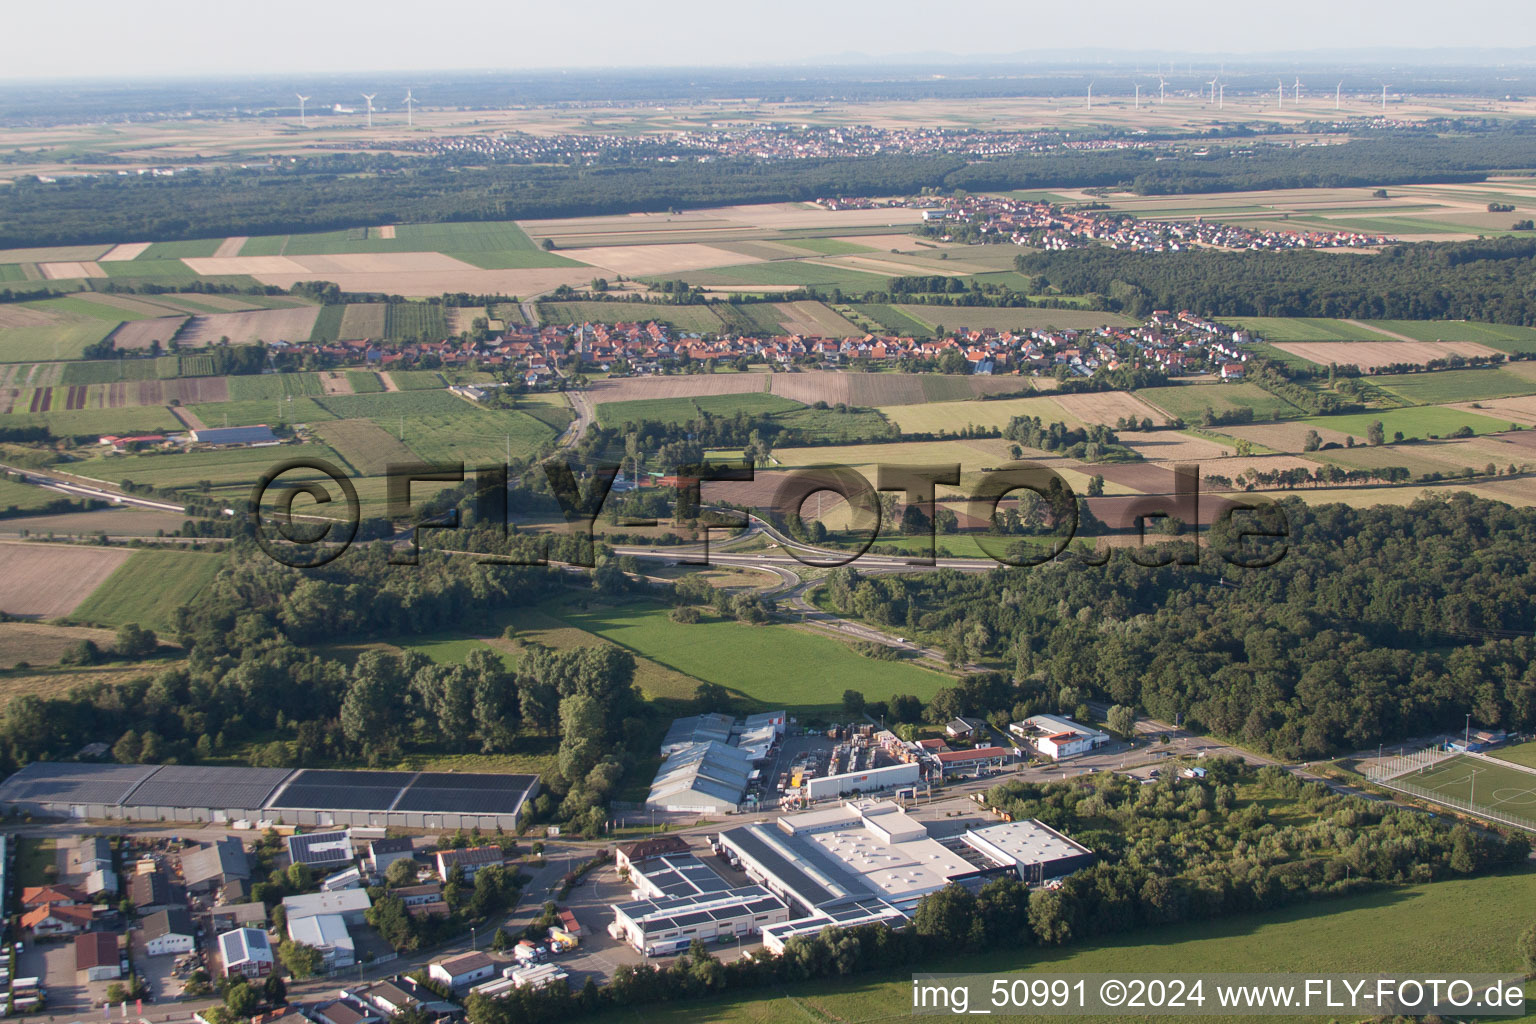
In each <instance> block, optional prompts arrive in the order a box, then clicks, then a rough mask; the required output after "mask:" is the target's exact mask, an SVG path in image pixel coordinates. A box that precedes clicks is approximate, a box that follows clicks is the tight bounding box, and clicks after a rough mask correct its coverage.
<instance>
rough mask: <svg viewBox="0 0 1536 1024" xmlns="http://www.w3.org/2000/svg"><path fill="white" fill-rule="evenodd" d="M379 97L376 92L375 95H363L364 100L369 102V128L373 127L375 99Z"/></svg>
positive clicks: (367, 93)
mask: <svg viewBox="0 0 1536 1024" xmlns="http://www.w3.org/2000/svg"><path fill="white" fill-rule="evenodd" d="M377 95H378V93H376V92H373V93H369V92H365V93H363V99H365V100H367V101H368V127H369V128H372V127H373V98H374V97H375V96H377Z"/></svg>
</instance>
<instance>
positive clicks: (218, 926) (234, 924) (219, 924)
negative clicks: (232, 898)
mask: <svg viewBox="0 0 1536 1024" xmlns="http://www.w3.org/2000/svg"><path fill="white" fill-rule="evenodd" d="M208 919H209V921H210V922H211V924H212V926H213V930H214V931H215V932H219V933H222V932H227V931H229V930H231V929H234V928H265V927H266V925H267V905H266V904H265V903H262V902H259V901H258V902H255V903H229V904H225V905H224V906H222V907H214V908H213V909H212V910H210V911H209V912H208Z"/></svg>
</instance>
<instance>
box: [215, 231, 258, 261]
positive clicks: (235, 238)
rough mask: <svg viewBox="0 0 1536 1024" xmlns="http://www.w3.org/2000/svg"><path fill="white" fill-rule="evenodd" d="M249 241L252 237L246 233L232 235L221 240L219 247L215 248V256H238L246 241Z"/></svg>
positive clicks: (224, 257) (219, 257) (218, 257)
mask: <svg viewBox="0 0 1536 1024" xmlns="http://www.w3.org/2000/svg"><path fill="white" fill-rule="evenodd" d="M249 241H250V238H249V237H248V236H246V235H231V236H230V237H228V238H226V239H224V241H222V242H220V243H219V247H218V248H217V249H215V250H213V255H214V258H215V259H227V258H229V257H230V256H238V255H240V250H241V249H242V248H243V247H244V246H245V243H246V242H249Z"/></svg>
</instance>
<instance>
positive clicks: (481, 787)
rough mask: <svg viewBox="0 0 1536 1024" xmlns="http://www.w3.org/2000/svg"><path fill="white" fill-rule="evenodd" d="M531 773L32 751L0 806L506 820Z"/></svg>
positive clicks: (48, 812)
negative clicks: (130, 759) (37, 754)
mask: <svg viewBox="0 0 1536 1024" xmlns="http://www.w3.org/2000/svg"><path fill="white" fill-rule="evenodd" d="M538 791H539V777H538V776H537V775H493V774H485V773H473V772H462V773H461V772H379V771H345V770H335V769H316V768H299V769H291V768H232V767H223V766H215V765H158V764H86V763H74V762H51V761H38V762H36V763H33V764H29V765H27V767H25V768H23V769H22V770H21V771H19V772H17V773H16V774H15V775H12V776H11V777H10V778H8V779H6V780H5V781H4V782H3V783H0V809H4V810H5V811H8V812H10V811H17V812H23V813H27V814H36V815H44V816H48V817H60V818H125V819H128V820H132V821H185V822H198V821H206V822H214V823H220V824H222V823H228V822H234V821H240V820H247V821H251V822H257V821H271V822H273V823H274V824H283V825H309V826H330V825H365V826H366V825H372V826H378V827H385V826H394V827H396V828H423V829H436V828H481V829H490V830H494V829H497V828H501V829H513V828H516V827H517V823H518V819H519V817H521V815H522V814H523V811H524V808H525V807H526V806H527V803H528V801H529V800H532V799H533V798H534V796H536V795H537V794H538Z"/></svg>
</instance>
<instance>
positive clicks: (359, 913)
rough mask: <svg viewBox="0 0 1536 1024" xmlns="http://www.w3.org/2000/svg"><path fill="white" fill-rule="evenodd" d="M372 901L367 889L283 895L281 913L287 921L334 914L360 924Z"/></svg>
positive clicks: (348, 921)
mask: <svg viewBox="0 0 1536 1024" xmlns="http://www.w3.org/2000/svg"><path fill="white" fill-rule="evenodd" d="M372 905H373V901H372V900H370V899H369V898H368V890H367V889H337V890H335V891H334V892H311V893H303V894H301V895H299V896H284V897H283V913H284V915H285V916H286V917H287V918H288V920H289V921H295V920H298V919H300V918H305V917H318V916H320V915H323V914H335V915H337V916H339V917H341V918H342V919H344V920H345V921H346V922H347V923H348V924H361V923H362V920H363V915H364V914H366V913H367V912H368V908H369V907H370V906H372Z"/></svg>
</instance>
